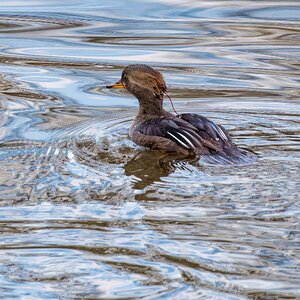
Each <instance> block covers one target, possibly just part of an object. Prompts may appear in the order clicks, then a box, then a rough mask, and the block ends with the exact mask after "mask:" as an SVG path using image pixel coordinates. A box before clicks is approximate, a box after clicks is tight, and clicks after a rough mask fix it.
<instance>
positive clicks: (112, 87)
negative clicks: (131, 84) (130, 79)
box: [106, 81, 125, 89]
mask: <svg viewBox="0 0 300 300" xmlns="http://www.w3.org/2000/svg"><path fill="white" fill-rule="evenodd" d="M106 88H108V89H124V88H125V86H124V85H123V83H122V82H121V81H118V82H116V83H115V84H112V85H107V86H106Z"/></svg>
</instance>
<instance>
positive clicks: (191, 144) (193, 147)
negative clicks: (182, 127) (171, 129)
mask: <svg viewBox="0 0 300 300" xmlns="http://www.w3.org/2000/svg"><path fill="white" fill-rule="evenodd" d="M177 133H178V134H179V135H180V136H182V137H183V138H184V139H185V140H186V141H187V142H188V143H189V144H190V146H191V147H192V149H195V146H194V145H193V143H192V142H191V141H190V140H189V139H188V138H187V137H186V136H184V135H183V134H182V133H180V132H177Z"/></svg>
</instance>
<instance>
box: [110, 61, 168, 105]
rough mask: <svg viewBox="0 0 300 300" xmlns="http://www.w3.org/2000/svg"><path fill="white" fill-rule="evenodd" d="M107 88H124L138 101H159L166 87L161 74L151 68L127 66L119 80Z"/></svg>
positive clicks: (139, 65) (136, 65) (137, 65)
mask: <svg viewBox="0 0 300 300" xmlns="http://www.w3.org/2000/svg"><path fill="white" fill-rule="evenodd" d="M107 88H125V89H126V90H127V91H129V92H130V93H132V94H133V95H134V96H135V97H136V98H138V99H139V100H143V99H145V100H146V99H149V98H150V99H151V98H152V99H153V98H156V99H160V100H162V98H163V94H164V93H165V92H166V91H167V86H166V83H165V81H164V78H163V76H162V74H161V73H160V72H158V71H156V70H154V69H153V68H151V67H149V66H146V65H141V64H135V65H129V66H127V67H126V68H125V69H124V70H123V72H122V77H121V79H120V80H119V81H118V82H116V83H115V84H113V85H109V86H107Z"/></svg>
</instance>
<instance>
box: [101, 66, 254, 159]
mask: <svg viewBox="0 0 300 300" xmlns="http://www.w3.org/2000/svg"><path fill="white" fill-rule="evenodd" d="M106 88H108V89H126V90H127V91H128V92H129V93H131V94H132V95H133V96H135V97H136V98H137V100H138V102H139V109H138V113H137V115H136V117H135V118H134V120H133V123H132V125H131V127H130V129H129V137H130V139H131V140H132V141H133V142H134V143H135V144H137V145H139V146H143V147H146V148H150V149H154V150H159V151H161V152H163V153H170V154H176V155H180V156H183V157H188V156H196V157H199V158H201V157H202V158H206V160H208V161H209V162H221V163H234V162H245V161H246V160H247V158H249V157H251V156H252V154H250V152H248V151H246V150H242V149H239V148H238V147H237V146H236V144H235V143H234V142H233V141H232V138H231V137H230V135H229V133H228V132H227V131H226V130H225V128H224V127H223V126H222V125H219V124H216V123H215V122H213V121H211V120H209V119H208V118H206V117H203V116H201V115H199V114H195V113H181V114H178V113H177V112H176V110H175V108H174V106H173V103H172V100H171V98H170V96H169V94H168V91H167V85H166V82H165V80H164V77H163V75H162V74H161V73H160V72H159V71H158V70H155V69H154V68H152V67H150V66H148V65H145V64H131V65H128V66H127V67H125V68H124V70H123V72H122V75H121V79H120V80H119V81H118V82H116V83H115V84H112V85H108V86H106ZM165 95H166V96H167V97H168V98H169V100H170V101H171V104H172V107H173V110H174V114H173V113H171V112H168V111H166V110H165V109H164V107H163V100H164V96H165Z"/></svg>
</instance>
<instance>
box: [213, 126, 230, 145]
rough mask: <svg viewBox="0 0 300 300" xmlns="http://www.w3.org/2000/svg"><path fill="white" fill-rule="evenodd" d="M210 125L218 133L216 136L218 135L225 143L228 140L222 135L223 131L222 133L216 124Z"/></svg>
mask: <svg viewBox="0 0 300 300" xmlns="http://www.w3.org/2000/svg"><path fill="white" fill-rule="evenodd" d="M212 125H213V127H214V128H215V130H216V131H217V132H218V134H219V135H220V137H221V138H222V139H223V140H225V141H227V140H228V139H227V136H226V134H225V133H224V131H223V130H222V129H221V128H220V127H219V126H218V125H217V124H212Z"/></svg>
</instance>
